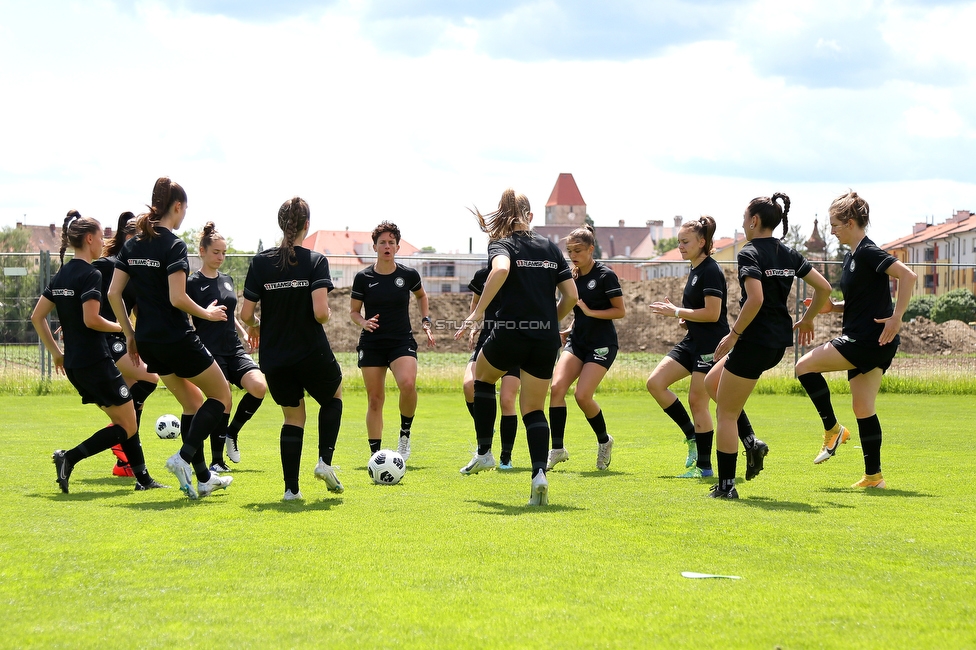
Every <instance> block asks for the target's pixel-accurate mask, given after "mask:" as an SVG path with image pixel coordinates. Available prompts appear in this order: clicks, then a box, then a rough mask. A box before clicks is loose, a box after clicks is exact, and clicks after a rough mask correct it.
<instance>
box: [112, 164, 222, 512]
mask: <svg viewBox="0 0 976 650" xmlns="http://www.w3.org/2000/svg"><path fill="white" fill-rule="evenodd" d="M186 210H187V201H186V192H185V191H184V190H183V188H182V187H180V186H179V185H178V184H177V183H174V182H173V181H171V180H170V179H169V178H166V177H162V178H159V179H157V181H156V184H155V185H154V186H153V194H152V205H151V206H150V208H149V213H148V214H144V215H142V216H141V217H139V219H138V220H137V222H136V228H137V231H138V232H137V234H136V236H135V237H133V238H132V239H130V240H129V241H127V242H126V243H125V245H124V246H123V247H122V251H121V252H120V253H119V256H118V260H117V261H116V265H115V275H114V276H113V277H112V284H111V286H110V287H109V290H108V299H109V302H110V303H111V304H112V310H113V311H114V312H115V317H116V318H117V319H118V321H119V324H120V325H121V326H122V329H123V330H124V331H125V338H126V346H127V347H128V351H129V356H130V357H131V358H132V361H133V363H138V362H139V359H140V358H142V359H145V361H146V366H147V368H148V370H149V371H150V372H155V373H157V374H158V375H159V377H160V379H162V380H163V383H164V384H166V387H167V388H169V390H170V391H171V392H172V393H173V396H174V397H176V399H177V400H179V402H180V405H181V406H182V407H183V417H182V418H181V423H182V425H183V426H182V427H181V431H182V435H183V446H182V447H181V448H180V450H179V451H178V452H177V453H175V454H173V455H172V456H171V457H170V458H169V460H167V461H166V468H167V469H168V470H169V471H171V472H173V474H175V475H176V478H177V480H178V481H179V483H180V490H181V491H182V492H183V493H184V494H186V495H187V496H188V497H189V498H190V499H197V498H200V497H205V496H208V495H210V494H211V493H212V492H213V491H214V490H223V489H226V488H227V486H229V485H230V483H231V481H232V480H233V479H231V478H230V477H229V476H228V477H222V476H218V475H217V474H215V473H212V472H211V471H210V470H209V468H208V467H207V462H206V460H205V459H204V455H203V443H204V441H205V440H206V439H207V438H208V437H209V436H210V435H211V434H212V433H214V432H215V431H217V430H218V428H219V427H220V426H221V423H222V416H223V414H224V413H225V412H227V411H228V410H229V409H230V404H231V397H230V387H229V386H228V385H227V381H226V380H225V379H224V375H223V374H222V373H221V372H220V368H219V367H218V366H217V364H216V362H214V358H213V355H212V354H210V352H209V351H208V350H207V348H206V347H204V345H203V343H202V342H201V341H200V337H198V336H197V335H196V333H195V332H194V331H193V328H191V327H190V321H189V319H188V318H187V315H188V314H189V315H192V316H196V317H198V318H204V319H206V320H211V321H220V320H226V319H227V313H226V309H225V308H224V307H222V306H219V305H210V306H209V307H206V308H204V307H201V306H200V305H198V304H196V303H195V302H193V300H191V299H190V297H189V296H188V295H187V294H186V279H187V275H188V273H189V270H190V265H189V262H188V260H187V255H186V244H184V243H183V240H182V239H180V238H179V237H177V236H176V235H175V234H174V233H173V231H174V230H176V229H178V228H179V227H180V226H181V225H182V224H183V219H184V218H186ZM130 281H131V282H132V283H133V285H134V287H135V289H136V294H135V295H136V308H137V309H138V312H139V313H138V316H139V317H138V319H137V320H136V326H135V329H133V327H132V322H131V321H130V320H129V309H128V307H127V305H126V304H125V299H124V298H123V294H124V291H125V288H126V287H127V286H128V284H129V282H130ZM201 391H202V392H201ZM204 396H206V400H204ZM194 474H196V478H197V485H196V488H194V486H193V475H194Z"/></svg>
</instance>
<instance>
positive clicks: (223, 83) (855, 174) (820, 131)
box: [0, 0, 976, 248]
mask: <svg viewBox="0 0 976 650" xmlns="http://www.w3.org/2000/svg"><path fill="white" fill-rule="evenodd" d="M648 6H649V5H648V3H639V2H625V1H622V0H611V1H610V2H606V3H602V4H600V5H598V6H594V5H592V4H591V3H584V2H558V3H557V2H552V1H547V0H534V1H520V0H504V1H501V2H497V3H483V2H448V1H447V0H439V1H426V2H425V1H421V0H402V1H399V2H379V1H372V0H370V1H365V0H335V1H333V2H324V3H323V2H302V1H298V0H289V1H285V2H279V3H265V2H250V1H248V2H231V1H230V0H182V1H174V2H161V1H156V0H145V1H142V0H135V1H133V0H124V1H123V0H118V1H116V2H112V1H110V0H100V1H98V2H93V3H76V2H64V3H62V4H61V5H58V7H59V9H58V10H57V11H54V12H51V10H50V9H49V8H47V6H45V7H44V8H41V7H37V6H35V5H34V4H24V3H12V2H0V9H3V11H2V12H0V60H2V61H3V63H2V64H0V83H2V84H3V87H4V88H5V89H9V96H11V97H14V98H15V101H12V102H7V103H5V104H4V105H3V106H2V107H0V111H2V115H3V117H4V120H5V122H6V123H7V124H14V125H16V128H12V129H6V130H5V131H3V132H0V149H2V150H3V151H4V156H3V157H2V158H0V219H2V220H3V223H2V224H0V225H4V224H7V223H8V221H9V218H10V215H11V214H13V213H14V212H17V217H20V216H21V214H23V213H25V212H30V211H35V210H43V211H47V210H50V209H51V208H49V207H48V203H47V202H48V201H52V199H51V198H50V197H52V196H54V195H55V194H62V195H68V196H71V197H73V198H72V199H71V205H76V204H77V205H81V204H80V203H76V202H77V201H91V202H95V201H98V202H100V203H99V204H101V203H111V202H113V201H114V202H115V204H119V203H122V204H124V205H126V206H128V207H126V209H137V208H136V207H135V206H137V205H141V204H143V203H145V202H146V200H147V199H148V197H146V196H143V194H145V189H146V188H145V187H144V186H147V185H148V186H151V180H152V178H155V176H157V175H159V174H160V173H168V174H171V175H172V176H174V178H177V180H179V181H180V182H181V183H182V184H183V185H184V186H186V187H187V189H188V191H189V192H190V194H191V197H193V199H192V203H193V205H194V208H197V209H201V210H206V211H207V213H208V214H218V215H219V214H220V213H221V212H222V211H228V212H229V213H231V214H235V215H240V219H241V221H242V223H243V221H245V220H246V218H250V217H246V218H245V215H249V214H250V213H251V212H255V211H258V212H260V213H261V214H267V213H268V209H269V207H268V206H274V207H276V206H277V204H279V203H280V202H281V200H283V199H284V198H287V196H289V195H291V194H294V193H302V194H303V196H306V195H309V196H306V198H310V200H311V199H312V198H314V199H316V201H315V202H313V203H312V206H313V212H314V211H315V209H316V206H317V205H322V206H323V207H324V206H328V213H329V217H328V218H329V219H333V218H336V217H338V218H341V219H344V220H346V222H347V223H348V222H349V221H350V220H353V219H362V218H365V219H368V220H372V219H374V217H375V216H376V215H380V214H385V212H384V208H383V206H390V209H392V210H394V213H393V214H394V215H395V216H397V218H399V219H402V220H404V221H405V222H410V221H411V220H415V221H416V222H417V223H429V219H430V215H431V213H434V214H438V215H456V216H458V217H459V218H461V219H463V218H465V213H464V211H463V206H466V205H471V204H472V203H478V204H479V205H482V206H489V207H490V206H491V205H492V204H493V203H494V202H496V201H497V194H498V193H499V192H500V190H501V189H502V188H504V187H505V186H506V185H509V184H513V185H516V186H518V187H519V188H520V189H525V190H526V191H527V192H529V193H530V197H531V198H532V199H533V202H534V203H536V205H537V206H538V205H539V204H540V203H543V202H544V201H545V199H546V197H547V196H548V192H549V190H550V189H551V187H552V183H553V182H554V180H555V177H556V175H557V174H558V173H559V172H564V171H570V172H573V173H574V175H575V176H576V178H577V182H578V183H579V184H580V187H581V190H582V191H583V195H584V197H586V198H587V200H588V201H591V206H593V210H594V212H595V213H596V214H604V215H606V217H607V219H609V220H612V221H613V222H615V221H616V218H618V217H617V216H616V215H620V216H619V218H627V219H628V220H630V221H633V220H634V219H636V220H637V221H636V222H637V223H642V222H643V219H644V217H642V216H639V215H637V216H635V208H634V205H636V204H639V205H640V206H641V207H640V209H639V210H638V212H639V213H640V214H643V213H644V212H650V213H653V214H654V216H655V217H659V216H661V213H663V214H664V215H667V214H668V213H671V214H690V215H694V214H698V213H701V212H713V213H720V212H722V211H728V212H730V213H734V212H736V211H738V212H740V213H741V207H735V206H737V205H738V203H739V202H741V200H742V199H743V196H744V197H745V199H746V200H747V199H748V198H751V197H752V196H755V195H756V194H757V193H761V192H772V191H775V190H777V189H787V188H786V186H787V185H789V186H793V187H797V188H799V187H805V188H807V189H810V190H811V194H810V196H811V197H816V198H812V201H813V202H815V203H816V202H818V201H819V202H822V201H824V200H825V199H824V198H823V197H820V196H819V194H816V193H815V192H814V190H815V191H816V192H827V193H828V195H829V193H831V192H836V191H842V190H843V189H845V188H846V187H848V186H850V185H857V186H858V187H863V186H864V185H874V186H876V187H878V188H884V189H885V191H886V192H889V194H890V196H892V197H894V196H896V195H897V196H898V200H897V201H895V200H894V199H893V200H892V201H891V205H892V206H894V207H898V209H900V210H902V211H904V212H905V214H904V215H902V216H901V217H900V218H901V219H902V220H903V221H905V222H907V221H908V220H910V219H916V218H917V217H918V216H919V214H918V212H919V211H922V212H923V213H924V214H930V213H937V212H939V211H944V210H946V209H947V206H948V209H951V208H952V207H967V205H963V204H958V203H953V202H955V201H958V200H961V199H960V198H957V197H965V196H972V195H973V193H974V192H973V185H972V183H973V164H972V162H971V154H970V152H971V151H972V150H973V144H974V140H976V101H974V100H976V82H974V77H976V64H974V63H973V62H972V61H971V60H970V59H971V58H972V57H970V56H967V54H966V51H967V48H966V47H965V43H966V42H967V39H968V38H969V37H968V35H967V34H966V33H965V26H966V25H968V24H974V23H976V5H974V4H973V3H951V2H944V3H937V4H933V3H910V2H885V3H881V2H865V1H859V2H835V1H834V0H828V1H825V2H817V3H782V2H779V3H777V2H771V1H769V0H755V1H753V2H747V3H742V2H731V1H729V2H723V1H718V0H715V1H711V2H678V1H674V0H672V1H670V2H664V3H654V5H653V11H651V10H650V9H648ZM80 34H83V35H84V38H79V35H80ZM147 178H148V179H149V180H147ZM720 179H726V180H720ZM934 182H937V183H940V184H939V185H938V187H939V188H940V191H942V192H946V194H945V196H944V197H941V198H939V193H938V192H935V191H933V190H932V188H934V187H936V186H935V185H931V183H934ZM927 183H928V185H925V184H927ZM899 184H901V186H902V190H903V191H900V192H894V190H893V188H895V187H896V186H898V185H899ZM744 185H747V186H748V189H742V190H741V194H738V193H737V191H736V190H737V188H739V187H742V186H744ZM771 185H775V187H770V186H771ZM923 185H924V187H925V188H927V189H922V188H923ZM753 186H757V187H758V188H759V189H758V190H755V189H753ZM913 187H914V188H920V189H919V191H918V192H917V194H916V195H915V196H916V198H912V196H908V195H905V194H904V191H907V189H908V188H913ZM197 188H199V189H197ZM647 188H652V189H651V190H648V189H647ZM695 188H701V189H695ZM764 188H768V189H764ZM828 188H829V189H828ZM947 188H948V190H947ZM672 191H674V192H677V193H678V194H677V196H672V195H671V193H672ZM795 191H798V192H801V193H802V192H805V191H806V190H805V189H802V190H795ZM696 192H697V194H698V195H697V196H695V195H694V194H695V193H696ZM862 193H863V192H862ZM378 197H379V198H380V205H379V206H376V205H375V204H374V205H370V206H369V207H368V208H367V209H364V204H365V203H367V202H369V201H373V202H374V203H375V201H376V199H377V198H378ZM932 197H936V199H933V198H932ZM880 198H881V197H879V199H880ZM59 200H60V201H64V199H60V198H59ZM828 200H829V199H828ZM933 200H937V201H943V203H939V204H938V205H933V204H932V201H933ZM885 201H886V200H885V199H881V200H879V201H872V206H875V205H876V204H880V205H885ZM258 205H260V206H261V207H260V209H259V210H258V209H257V208H256V206H258ZM794 205H797V203H796V202H794ZM822 207H823V206H821V208H820V209H822ZM969 207H972V206H969ZM112 209H113V210H114V208H112ZM816 209H817V208H816V207H815V206H814V207H811V208H810V209H809V210H808V211H809V212H810V214H811V215H812V214H813V213H814V212H815V211H816ZM58 211H59V212H61V213H62V214H63V211H64V210H61V209H60V208H58ZM117 211H118V210H116V212H117ZM909 211H914V213H909ZM323 212H325V211H323ZM323 212H318V213H316V214H323ZM539 212H541V210H540V211H539ZM363 213H366V214H365V215H364V214H363ZM191 219H192V216H191ZM448 223H450V222H448ZM450 227H454V226H453V224H452V225H451V226H450ZM459 227H460V228H462V231H463V236H464V237H465V239H466V237H467V236H478V235H477V233H476V232H474V231H473V229H472V227H471V224H470V223H467V222H463V225H462V226H459ZM252 228H259V229H261V232H262V235H261V237H262V239H264V241H265V242H267V241H269V240H270V239H272V238H273V237H274V235H275V232H274V227H273V224H272V225H271V226H266V225H262V226H260V227H258V226H253V227H252ZM231 234H234V233H233V232H232V233H231ZM431 236H432V237H444V238H445V239H446V238H447V237H448V233H446V232H443V233H431ZM255 239H256V238H255ZM408 239H409V238H408ZM421 243H422V244H423V243H425V242H421ZM250 245H253V243H252V244H250ZM436 245H438V246H439V247H441V248H444V247H445V245H444V244H441V243H436Z"/></svg>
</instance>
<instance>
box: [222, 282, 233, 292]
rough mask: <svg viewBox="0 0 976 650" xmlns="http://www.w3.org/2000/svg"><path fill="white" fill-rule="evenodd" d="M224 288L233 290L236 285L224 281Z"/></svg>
mask: <svg viewBox="0 0 976 650" xmlns="http://www.w3.org/2000/svg"><path fill="white" fill-rule="evenodd" d="M224 289H227V290H228V291H233V290H234V287H233V286H231V283H230V282H225V283H224Z"/></svg>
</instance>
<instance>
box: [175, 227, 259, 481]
mask: <svg viewBox="0 0 976 650" xmlns="http://www.w3.org/2000/svg"><path fill="white" fill-rule="evenodd" d="M226 254H227V240H225V239H224V236H223V235H221V234H220V233H219V232H217V228H216V226H214V222H213V221H208V222H207V223H206V224H205V225H204V226H203V231H202V232H201V233H200V259H202V260H203V266H202V267H201V268H200V270H199V271H194V272H193V273H191V274H190V277H189V278H187V280H186V293H187V295H189V296H190V298H191V299H192V300H193V302H195V303H197V304H198V305H200V306H201V307H206V306H207V305H223V306H224V307H226V308H227V320H225V321H217V322H213V321H208V320H206V319H204V318H198V317H196V316H194V317H193V327H194V328H195V329H196V331H197V336H199V337H200V340H201V341H203V344H204V345H205V346H207V349H208V350H210V353H211V354H212V355H214V360H215V361H216V362H217V365H218V366H220V370H221V372H223V373H224V377H226V378H227V381H228V382H230V383H231V384H234V385H235V386H237V387H238V388H242V389H244V390H245V391H247V392H246V393H245V394H244V397H242V398H241V401H240V403H238V405H237V412H236V413H235V414H234V419H233V421H231V422H230V424H229V426H228V420H230V417H229V413H225V414H224V416H223V418H224V421H223V422H222V424H221V427H220V428H219V429H218V430H217V433H216V434H215V435H212V436H210V452H211V458H210V471H212V472H227V471H230V468H229V467H227V465H226V464H224V447H225V446H226V447H227V458H229V459H230V461H231V462H232V463H239V462H241V452H240V448H239V447H238V445H237V440H238V435H239V434H240V431H241V428H242V427H243V426H244V425H245V424H247V422H248V420H250V419H251V417H252V416H253V415H254V413H255V412H256V411H257V410H258V408H259V407H260V406H261V401H262V400H263V399H264V395H265V393H267V392H268V385H267V383H266V382H265V380H264V375H263V374H262V373H261V371H260V370H259V369H258V365H257V364H256V363H254V360H253V359H251V357H250V356H249V355H248V354H247V352H246V351H245V350H244V346H243V345H242V344H241V338H245V339H246V338H247V332H245V331H244V327H243V326H242V325H241V324H240V323H239V322H238V321H237V317H236V316H235V314H236V311H237V292H236V291H235V290H234V279H233V278H232V277H230V276H229V275H227V274H226V273H221V272H220V267H221V266H222V265H223V263H224V256H225V255H226Z"/></svg>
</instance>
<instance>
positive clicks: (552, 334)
mask: <svg viewBox="0 0 976 650" xmlns="http://www.w3.org/2000/svg"><path fill="white" fill-rule="evenodd" d="M499 255H502V256H504V257H507V258H509V260H511V269H510V270H509V273H508V277H507V278H505V284H504V285H502V288H501V290H500V291H499V292H498V295H497V301H498V311H497V312H496V328H498V329H502V328H504V329H506V330H509V331H517V332H518V333H519V334H521V335H522V336H525V337H527V338H530V339H537V340H542V341H547V342H549V343H554V344H555V345H557V346H558V345H559V342H560V339H559V320H558V318H557V312H556V285H558V284H559V283H560V282H564V281H566V280H572V279H573V274H572V272H571V271H570V270H569V264H567V263H566V258H565V257H563V254H562V251H560V250H559V248H558V247H557V246H556V245H555V244H553V243H552V242H551V241H549V240H548V239H546V238H545V237H540V236H539V235H536V234H535V233H533V232H531V231H517V232H515V233H513V234H512V235H510V236H508V237H505V238H503V239H499V240H496V241H493V242H490V243H489V244H488V263H489V265H490V264H491V260H493V259H495V258H496V257H498V256H499ZM493 302H494V301H493Z"/></svg>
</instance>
